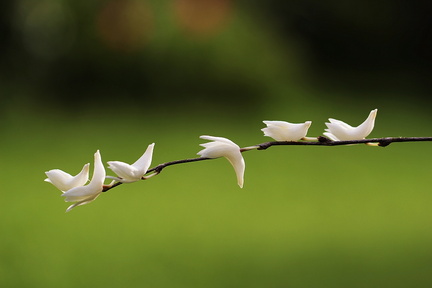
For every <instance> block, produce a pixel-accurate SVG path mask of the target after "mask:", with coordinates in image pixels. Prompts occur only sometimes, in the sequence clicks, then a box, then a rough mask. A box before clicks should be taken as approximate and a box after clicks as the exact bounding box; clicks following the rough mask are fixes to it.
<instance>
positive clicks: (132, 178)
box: [108, 143, 155, 183]
mask: <svg viewBox="0 0 432 288" xmlns="http://www.w3.org/2000/svg"><path fill="white" fill-rule="evenodd" d="M154 145H155V144H154V143H152V144H150V145H149V146H148V147H147V149H146V151H145V152H144V154H143V155H142V156H141V157H140V158H139V159H138V160H137V161H136V162H135V163H134V164H132V165H129V164H127V163H124V162H120V161H109V162H108V164H109V167H108V168H110V169H111V170H112V171H114V173H116V174H117V176H119V178H121V179H119V181H120V182H123V183H130V182H136V181H139V180H141V179H142V177H143V176H144V175H145V173H146V172H147V170H148V168H149V167H150V164H151V161H152V157H153V148H154Z"/></svg>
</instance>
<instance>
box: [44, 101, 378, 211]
mask: <svg viewBox="0 0 432 288" xmlns="http://www.w3.org/2000/svg"><path fill="white" fill-rule="evenodd" d="M377 111H378V110H377V109H375V110H372V111H371V112H370V114H369V116H368V117H367V119H366V120H365V121H364V122H363V123H362V124H360V125H359V126H357V127H352V126H350V125H349V124H347V123H345V122H342V121H340V120H336V119H332V118H330V119H329V121H330V123H325V124H326V126H327V129H325V132H324V133H323V134H324V135H325V136H327V137H328V138H329V139H330V140H329V141H349V140H361V139H365V138H366V137H367V136H368V135H369V134H370V133H371V132H372V130H373V127H374V124H375V118H376V115H377ZM263 122H264V124H266V125H267V127H265V128H263V129H261V130H262V131H263V132H264V136H268V137H271V138H273V139H274V140H276V141H278V142H281V141H283V142H295V141H300V140H303V141H314V140H315V141H316V140H317V138H310V137H307V136H306V135H307V132H308V129H309V127H310V126H311V124H312V122H311V121H306V122H304V123H289V122H285V121H263ZM200 138H201V139H204V140H208V141H211V142H207V143H204V144H200V145H201V146H202V147H204V149H203V150H201V151H199V152H198V153H197V154H198V155H199V156H200V158H197V159H192V160H205V159H214V158H220V157H224V158H226V159H227V160H228V161H229V162H230V164H231V165H232V166H233V168H234V171H235V174H236V177H237V184H238V185H239V186H240V188H243V184H244V173H245V167H246V165H245V161H244V158H243V155H242V152H244V151H248V150H252V149H259V148H260V146H259V145H255V146H250V147H246V148H240V147H239V146H238V145H237V144H236V143H234V142H233V141H231V140H229V139H227V138H223V137H214V136H207V135H203V136H200ZM154 146H155V143H152V144H150V145H148V147H147V149H146V151H145V152H144V154H143V155H142V156H141V157H140V158H139V159H138V160H137V161H136V162H135V163H133V164H127V163H125V162H121V161H108V162H107V163H108V168H109V169H111V170H112V171H113V172H114V173H115V174H116V175H117V176H106V171H105V168H104V165H103V163H102V159H101V155H100V152H99V150H98V151H96V153H95V154H94V168H93V176H92V179H91V180H90V181H89V167H90V164H89V163H87V164H85V165H84V167H83V168H82V170H81V172H79V173H78V174H77V175H76V176H72V175H70V174H68V173H66V172H64V171H62V170H59V169H54V170H50V171H47V172H45V174H46V176H47V177H48V178H46V179H45V181H46V182H49V183H51V184H53V185H54V186H55V187H57V188H58V189H59V190H60V191H61V192H62V195H61V196H63V197H64V199H65V201H66V202H75V203H74V204H72V205H71V206H69V207H68V208H67V210H66V212H68V211H70V210H71V209H73V208H75V207H77V206H80V205H84V204H87V203H90V202H92V201H93V200H95V199H96V198H97V197H98V196H99V195H100V194H101V193H102V192H103V191H106V190H108V189H110V188H113V187H115V186H116V185H119V184H122V183H132V182H136V181H140V180H145V179H148V178H150V177H152V176H154V175H157V174H158V173H159V172H160V171H158V170H157V169H150V170H149V167H150V165H151V162H152V158H153V149H154ZM186 162H191V161H190V160H184V161H176V163H186ZM152 171H155V172H154V173H153V174H150V175H147V176H146V174H148V173H149V172H152ZM106 178H108V179H112V180H113V181H112V182H111V183H110V184H108V185H104V182H105V179H106Z"/></svg>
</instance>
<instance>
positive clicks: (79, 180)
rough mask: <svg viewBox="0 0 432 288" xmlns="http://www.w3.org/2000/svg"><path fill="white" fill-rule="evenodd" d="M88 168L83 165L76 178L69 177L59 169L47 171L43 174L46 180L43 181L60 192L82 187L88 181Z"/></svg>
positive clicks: (87, 165) (86, 165)
mask: <svg viewBox="0 0 432 288" xmlns="http://www.w3.org/2000/svg"><path fill="white" fill-rule="evenodd" d="M89 166H90V164H85V165H84V167H83V168H82V170H81V172H80V173H78V174H77V175H76V176H71V175H70V174H68V173H66V172H64V171H62V170H59V169H53V170H50V171H47V172H45V174H46V175H47V177H48V178H47V179H45V181H46V182H49V183H51V184H53V185H54V186H56V187H57V188H58V189H60V190H61V191H67V190H69V189H72V188H74V187H78V186H83V185H85V183H87V181H88V174H89Z"/></svg>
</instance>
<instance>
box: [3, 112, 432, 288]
mask: <svg viewBox="0 0 432 288" xmlns="http://www.w3.org/2000/svg"><path fill="white" fill-rule="evenodd" d="M306 107H307V106H305V109H303V110H302V109H300V108H299V109H298V111H297V112H295V113H292V115H294V118H296V119H291V116H290V115H286V116H285V117H283V116H282V113H281V112H282V110H283V109H282V108H281V107H274V113H272V111H271V110H268V111H267V112H263V115H257V116H256V117H253V116H249V117H247V118H242V117H239V118H235V116H234V114H233V115H232V117H231V118H230V117H220V118H218V117H217V113H216V112H214V111H209V113H208V114H206V116H204V115H198V114H197V115H194V114H188V115H181V114H171V115H162V116H161V115H156V114H155V115H153V114H145V113H142V114H139V113H138V111H133V112H132V113H130V114H126V113H123V112H119V113H115V112H111V113H100V112H98V113H94V114H93V115H92V116H91V114H88V115H86V116H84V115H81V116H79V117H76V118H75V119H74V118H70V117H64V116H62V115H60V114H56V113H54V112H53V111H51V112H50V113H46V111H39V112H32V113H28V114H27V115H25V116H24V115H15V116H10V118H9V119H8V122H7V125H3V127H2V130H3V135H2V141H1V144H0V147H1V150H0V151H1V152H0V154H1V164H0V165H1V171H2V179H3V181H2V187H1V193H0V203H2V208H1V209H0V227H1V231H2V235H1V238H0V255H1V258H0V286H1V287H44V288H49V287H79V286H81V287H430V285H431V284H432V276H431V274H430V273H429V272H430V269H431V268H432V248H431V245H430V243H431V241H432V227H431V226H432V225H431V221H430V219H431V217H432V210H431V209H430V203H432V194H431V191H430V173H431V170H430V159H429V156H428V155H430V153H431V150H432V147H431V145H430V143H400V144H393V145H390V146H389V147H386V148H380V147H367V146H364V145H360V146H351V147H271V148H269V149H268V150H266V151H250V152H247V153H245V154H244V156H245V160H246V165H247V166H246V176H245V187H244V189H240V188H238V186H237V184H236V180H235V175H234V172H233V170H232V168H231V167H230V165H229V163H228V162H227V161H226V160H224V159H216V160H211V161H204V162H197V163H189V164H182V165H177V166H172V167H168V168H166V170H164V171H163V173H162V174H160V175H159V176H157V177H154V178H152V179H150V180H148V181H143V182H139V183H133V184H128V185H122V186H120V187H117V188H116V189H113V190H111V191H109V192H107V193H105V194H103V195H101V196H100V197H99V198H98V199H97V200H96V201H95V202H92V203H90V204H88V205H85V206H82V207H78V208H76V209H74V210H72V211H71V212H70V213H64V210H65V209H66V207H67V206H68V203H64V202H63V200H62V198H61V197H60V192H59V191H57V190H56V189H55V188H54V187H53V186H52V185H50V184H48V183H45V182H43V179H44V178H45V175H44V171H47V170H50V169H54V168H59V169H63V170H65V171H68V172H70V173H77V172H78V171H79V170H80V169H81V167H82V165H83V164H84V163H87V162H91V163H92V155H93V153H94V152H95V150H96V149H100V150H101V153H102V158H103V161H104V162H106V161H109V160H121V161H126V162H132V161H134V160H135V159H136V158H137V157H138V156H140V155H141V153H142V152H143V151H144V150H145V148H146V147H147V145H148V144H150V143H152V142H156V146H155V152H154V158H153V164H154V165H156V164H158V163H163V162H167V161H172V160H177V159H184V158H190V157H195V154H196V153H197V152H198V151H199V150H200V147H199V146H198V144H200V143H202V141H201V140H200V139H199V138H198V136H199V135H202V134H208V135H214V136H223V137H227V138H230V139H232V140H233V141H235V142H236V143H238V144H239V145H240V146H248V145H252V144H257V143H261V142H265V141H268V140H269V138H266V137H263V136H262V133H261V131H259V129H260V128H263V124H262V123H261V122H260V121H261V120H264V119H269V120H286V121H292V122H296V121H297V122H300V121H306V120H312V121H313V124H312V127H311V129H310V133H309V135H310V136H313V135H320V134H321V133H322V130H323V129H324V122H325V121H326V119H327V118H328V117H334V118H340V119H343V120H346V121H347V122H349V123H352V124H354V125H355V124H356V123H360V122H361V121H363V119H364V118H365V117H366V116H367V113H368V112H369V110H371V109H373V108H379V113H378V118H377V123H376V126H375V127H376V128H375V130H374V131H373V133H372V135H371V136H373V137H381V136H426V135H429V136H430V135H431V134H432V133H431V130H430V128H426V127H427V125H426V124H427V123H430V121H431V120H432V119H430V118H429V116H427V114H426V113H422V112H418V111H421V110H415V107H413V108H412V109H409V108H408V107H407V106H403V105H399V106H397V105H388V106H377V107H369V108H363V107H361V108H362V109H352V110H349V109H339V110H337V111H336V109H335V108H331V107H330V105H327V106H321V107H320V109H318V108H317V107H312V106H311V107H310V108H308V109H306ZM300 110H302V111H300ZM329 111H331V113H330V112H329ZM410 111H412V112H410ZM413 111H417V112H413ZM12 114H13V113H12ZM42 114H43V115H42ZM104 114H105V116H102V115H104ZM272 114H274V115H278V117H277V118H275V117H272V116H271V115H272ZM300 115H303V116H300ZM401 115H402V116H401ZM92 165H93V164H92ZM154 165H152V166H154ZM108 172H109V171H108ZM108 174H109V173H108Z"/></svg>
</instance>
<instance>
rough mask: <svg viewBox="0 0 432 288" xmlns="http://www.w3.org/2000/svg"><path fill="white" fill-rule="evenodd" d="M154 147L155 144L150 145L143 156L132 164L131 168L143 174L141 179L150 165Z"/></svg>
mask: <svg viewBox="0 0 432 288" xmlns="http://www.w3.org/2000/svg"><path fill="white" fill-rule="evenodd" d="M154 145H155V143H152V144H150V145H149V146H148V147H147V149H146V151H145V152H144V154H143V155H142V156H141V157H140V158H139V159H138V160H137V161H136V162H135V163H134V164H132V166H134V167H135V168H136V169H137V170H138V171H142V172H143V174H142V175H141V177H142V176H144V174H145V173H146V172H147V170H148V169H149V167H150V165H151V162H152V158H153V148H154Z"/></svg>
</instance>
